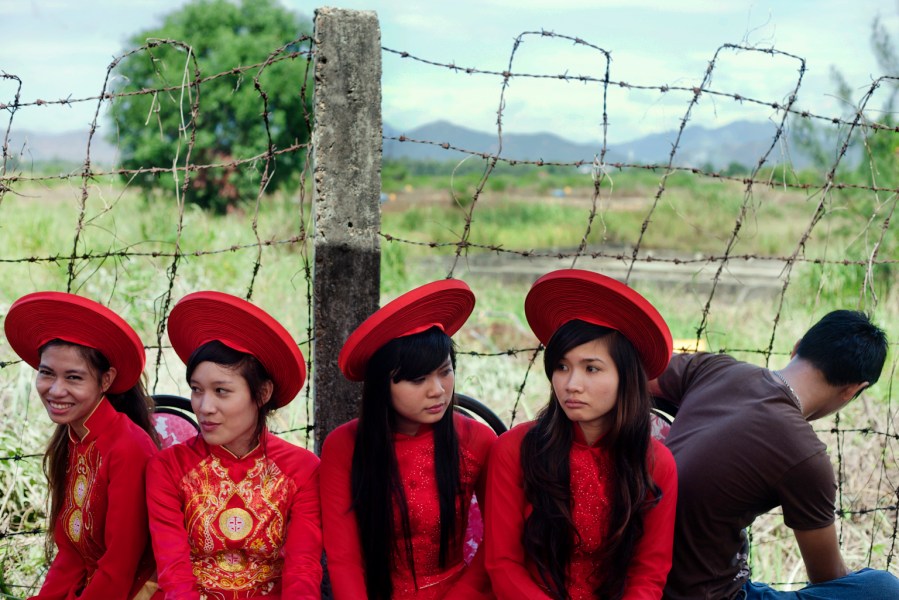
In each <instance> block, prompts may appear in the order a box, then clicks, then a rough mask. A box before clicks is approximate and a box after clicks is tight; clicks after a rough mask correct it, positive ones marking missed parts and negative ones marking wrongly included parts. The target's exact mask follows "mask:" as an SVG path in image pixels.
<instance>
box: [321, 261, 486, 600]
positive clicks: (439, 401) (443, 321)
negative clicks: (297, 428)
mask: <svg viewBox="0 0 899 600" xmlns="http://www.w3.org/2000/svg"><path fill="white" fill-rule="evenodd" d="M474 303H475V299H474V294H472V292H471V290H470V289H469V288H468V286H467V285H465V283H463V282H461V281H458V280H451V279H447V280H443V281H437V282H433V283H429V284H426V285H424V286H422V287H419V288H416V289H414V290H412V291H410V292H407V293H406V294H404V295H402V296H401V297H399V298H397V299H396V300H394V301H393V302H391V303H389V304H387V305H386V306H384V307H382V308H381V309H380V310H379V311H377V312H376V313H375V314H373V315H372V316H371V317H369V318H368V319H367V320H366V321H365V322H364V323H362V325H360V326H359V327H358V328H357V329H356V330H355V331H354V332H353V333H352V334H351V335H350V336H349V338H348V339H347V341H346V344H345V345H344V347H343V349H342V350H341V353H340V357H339V361H338V363H339V366H340V369H341V371H343V373H344V375H346V377H347V378H348V379H350V380H352V381H362V382H363V387H362V405H361V411H360V415H359V418H358V419H354V420H353V421H350V422H349V423H346V424H344V425H342V426H340V427H338V428H337V429H335V430H334V431H333V432H331V434H330V435H329V436H328V437H327V439H326V440H325V443H324V446H323V448H322V466H321V494H322V524H323V529H324V536H325V554H326V556H327V565H328V573H329V575H330V580H331V585H332V589H333V592H334V597H335V598H336V599H337V600H356V599H358V598H369V599H373V600H377V599H390V598H394V599H401V598H414V599H417V600H429V599H438V598H465V599H477V598H485V597H486V598H491V597H492V595H491V594H490V591H489V581H488V578H487V575H486V571H485V570H484V565H483V552H481V551H480V550H479V551H478V552H477V553H476V554H475V556H474V558H473V559H472V562H471V564H470V565H467V566H466V564H465V561H464V560H463V545H464V544H463V542H464V536H465V531H466V524H467V519H468V509H469V506H470V504H471V498H472V494H474V493H477V496H478V499H479V501H480V502H483V499H484V493H483V491H484V488H483V486H484V482H485V475H486V468H485V465H486V462H487V456H488V453H489V450H490V447H491V445H492V443H493V441H494V440H495V439H496V435H495V434H494V433H493V431H492V430H491V429H490V428H488V427H486V426H485V425H482V424H480V423H478V422H476V421H474V420H473V419H469V418H467V417H463V416H461V415H459V414H458V413H456V412H454V411H453V401H454V387H455V350H454V348H453V342H452V339H451V338H450V336H451V335H453V334H454V333H455V332H456V331H457V330H458V329H459V328H460V327H462V325H463V324H464V323H465V321H466V319H468V316H469V315H470V314H471V311H472V309H473V308H474Z"/></svg>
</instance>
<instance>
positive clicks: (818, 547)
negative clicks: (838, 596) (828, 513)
mask: <svg viewBox="0 0 899 600" xmlns="http://www.w3.org/2000/svg"><path fill="white" fill-rule="evenodd" d="M793 533H794V534H795V535H796V542H797V543H798V544H799V552H801V553H802V561H803V562H804V563H805V571H806V573H807V574H808V579H809V581H810V582H811V583H822V582H824V581H830V580H832V579H837V578H839V577H843V576H844V575H848V574H849V569H847V568H846V564H845V563H844V562H843V556H842V555H841V554H840V545H839V543H838V541H837V529H836V525H834V524H833V523H831V524H830V525H828V526H827V527H822V528H820V529H809V530H806V531H800V530H798V529H794V530H793Z"/></svg>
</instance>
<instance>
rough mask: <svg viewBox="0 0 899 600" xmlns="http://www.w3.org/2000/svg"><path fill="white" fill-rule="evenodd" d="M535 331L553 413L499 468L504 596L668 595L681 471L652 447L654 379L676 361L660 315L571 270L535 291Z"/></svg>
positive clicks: (522, 437) (500, 449) (493, 518)
mask: <svg viewBox="0 0 899 600" xmlns="http://www.w3.org/2000/svg"><path fill="white" fill-rule="evenodd" d="M525 314H526V316H527V319H528V323H529V324H530V325H531V328H532V329H533V331H534V333H535V334H536V336H537V338H538V339H539V340H540V342H541V343H542V344H544V345H545V346H546V351H545V353H544V369H545V372H546V376H547V378H548V379H549V380H550V383H551V393H550V399H549V402H548V403H547V404H546V406H545V407H544V408H543V409H542V410H541V411H540V413H539V414H538V415H537V419H536V420H535V421H532V422H528V423H522V424H521V425H519V426H517V427H515V428H513V429H511V430H510V431H508V432H507V433H505V434H503V435H502V436H501V437H500V439H499V440H498V441H497V443H496V445H495V446H494V449H493V453H492V455H491V458H490V474H489V477H488V483H487V502H488V505H487V515H486V519H485V528H486V544H487V548H486V549H487V557H486V560H487V569H488V571H489V573H490V578H491V580H492V582H493V589H494V591H495V592H496V594H497V596H498V597H499V598H510V599H511V598H514V599H516V600H517V599H520V598H528V599H538V598H552V599H560V600H561V599H565V600H568V599H571V600H582V599H583V600H586V599H588V598H603V599H607V598H611V599H621V598H625V599H628V600H636V599H647V600H648V599H658V598H661V597H662V588H663V587H664V585H665V578H666V576H667V574H668V571H669V570H670V568H671V556H672V554H671V553H672V544H673V535H674V511H675V503H676V498H677V472H676V469H675V465H674V459H673V458H672V456H671V453H670V452H669V451H668V450H667V448H665V447H664V446H663V445H662V444H660V443H659V442H657V441H655V440H654V439H652V438H651V437H650V406H651V405H650V396H649V391H648V387H647V382H648V380H649V379H651V378H653V377H656V376H658V375H659V374H660V373H661V372H662V371H663V370H664V368H665V366H666V365H667V364H668V360H669V358H670V356H671V334H670V332H669V331H668V327H667V325H666V324H665V321H664V320H663V319H662V317H661V316H660V315H659V313H658V311H656V310H655V308H653V307H652V305H650V304H649V302H647V301H646V300H645V299H644V298H643V297H642V296H640V295H639V294H637V293H636V292H634V291H633V290H631V289H630V288H628V287H627V286H625V285H624V284H621V283H619V282H617V281H615V280H613V279H610V278H608V277H605V276H603V275H599V274H597V273H592V272H589V271H581V270H574V269H567V270H562V271H555V272H552V273H549V274H547V275H545V276H543V277H541V278H540V279H538V280H537V282H536V283H534V285H533V287H532V288H531V290H530V292H529V293H528V296H527V299H526V300H525Z"/></svg>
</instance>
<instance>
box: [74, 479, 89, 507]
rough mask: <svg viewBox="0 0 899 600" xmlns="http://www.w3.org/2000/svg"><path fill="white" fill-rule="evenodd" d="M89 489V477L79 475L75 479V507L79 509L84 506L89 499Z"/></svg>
mask: <svg viewBox="0 0 899 600" xmlns="http://www.w3.org/2000/svg"><path fill="white" fill-rule="evenodd" d="M87 488H88V483H87V477H85V476H84V475H83V474H82V475H78V477H76V478H75V485H73V486H72V496H73V497H74V500H75V505H76V506H78V507H79V508H81V507H82V506H84V499H85V498H87Z"/></svg>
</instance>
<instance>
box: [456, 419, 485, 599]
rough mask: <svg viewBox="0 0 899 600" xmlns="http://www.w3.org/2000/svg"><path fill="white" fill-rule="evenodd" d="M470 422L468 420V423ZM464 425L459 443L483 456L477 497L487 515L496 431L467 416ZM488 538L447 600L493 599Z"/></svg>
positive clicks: (477, 485) (476, 487) (460, 428)
mask: <svg viewBox="0 0 899 600" xmlns="http://www.w3.org/2000/svg"><path fill="white" fill-rule="evenodd" d="M465 421H468V422H465ZM465 421H463V422H462V423H464V425H462V426H461V427H459V426H457V431H458V433H459V440H460V441H459V443H460V445H464V446H465V447H466V449H467V450H469V451H470V452H471V454H472V455H474V456H475V457H477V458H480V459H481V461H482V462H481V471H480V473H478V478H477V482H476V483H475V495H476V496H477V498H478V506H479V508H480V509H481V514H482V515H483V514H486V513H485V510H486V506H487V469H488V468H489V464H490V450H491V448H492V447H493V444H494V442H496V433H495V432H494V431H493V430H492V429H490V428H489V427H487V426H483V425H481V424H480V423H477V422H476V421H472V420H470V419H465ZM485 541H486V540H481V544H480V545H479V546H478V549H477V551H476V552H475V555H474V557H473V558H472V559H471V564H469V565H468V566H467V567H466V568H465V571H464V572H463V573H462V577H460V578H459V580H458V581H457V582H456V583H455V584H454V585H453V587H451V588H450V589H449V591H448V592H447V594H446V596H445V597H444V600H488V599H490V598H494V597H495V596H494V595H493V592H492V589H491V585H490V576H489V575H488V574H487V566H486V563H485V562H484V556H485V554H486V552H485V549H484V544H485Z"/></svg>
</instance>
